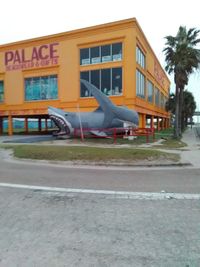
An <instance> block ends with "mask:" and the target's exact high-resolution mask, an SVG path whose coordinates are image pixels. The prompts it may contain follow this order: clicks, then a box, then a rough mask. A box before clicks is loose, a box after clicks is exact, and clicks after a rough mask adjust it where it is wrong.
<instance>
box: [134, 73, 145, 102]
mask: <svg viewBox="0 0 200 267" xmlns="http://www.w3.org/2000/svg"><path fill="white" fill-rule="evenodd" d="M136 95H137V96H139V97H141V98H145V76H144V75H143V74H142V73H141V72H140V71H139V70H136Z"/></svg>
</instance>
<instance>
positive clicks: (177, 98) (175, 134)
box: [174, 84, 180, 139]
mask: <svg viewBox="0 0 200 267" xmlns="http://www.w3.org/2000/svg"><path fill="white" fill-rule="evenodd" d="M179 101H180V97H179V88H178V85H177V84H176V109H175V121H174V138H176V139H178V138H179V137H180V133H179Z"/></svg>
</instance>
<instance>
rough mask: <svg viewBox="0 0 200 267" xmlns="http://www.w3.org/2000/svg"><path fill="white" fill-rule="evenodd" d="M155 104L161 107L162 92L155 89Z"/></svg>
mask: <svg viewBox="0 0 200 267" xmlns="http://www.w3.org/2000/svg"><path fill="white" fill-rule="evenodd" d="M155 104H156V106H158V107H159V106H160V91H159V89H158V88H155Z"/></svg>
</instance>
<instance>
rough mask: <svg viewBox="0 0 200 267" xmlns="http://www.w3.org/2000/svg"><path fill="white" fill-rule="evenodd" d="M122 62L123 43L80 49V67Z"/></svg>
mask: <svg viewBox="0 0 200 267" xmlns="http://www.w3.org/2000/svg"><path fill="white" fill-rule="evenodd" d="M121 60H122V43H114V44H109V45H102V46H95V47H90V48H83V49H80V65H90V64H99V63H105V62H111V61H121Z"/></svg>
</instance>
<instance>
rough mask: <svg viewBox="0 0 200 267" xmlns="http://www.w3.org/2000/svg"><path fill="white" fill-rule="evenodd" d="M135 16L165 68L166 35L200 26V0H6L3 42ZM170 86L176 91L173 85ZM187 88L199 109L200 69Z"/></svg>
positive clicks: (0, 34)
mask: <svg viewBox="0 0 200 267" xmlns="http://www.w3.org/2000/svg"><path fill="white" fill-rule="evenodd" d="M133 17H135V18H136V19H137V20H138V22H139V24H140V26H141V28H142V29H143V31H144V33H145V35H146V37H147V39H148V41H149V43H150V45H151V47H152V48H153V50H154V52H155V54H156V55H157V57H158V59H159V60H160V63H161V65H162V66H163V67H164V66H165V64H164V55H163V53H162V50H163V48H164V44H165V40H164V37H165V36H166V35H175V34H176V33H177V31H178V28H179V26H180V25H183V26H186V27H187V28H191V27H195V28H197V29H200V1H199V0H189V1H188V0H165V1H162V0H151V1H150V0H123V1H120V0H100V1H95V0H56V1H55V0H54V1H52V0H4V1H1V15H0V25H1V31H0V44H5V43H10V42H15V41H19V40H24V39H29V38H34V37H39V36H44V35H49V34H55V33H59V32H65V31H69V30H74V29H79V28H84V27H88V26H93V25H97V24H102V23H107V22H112V21H116V20H121V19H127V18H133ZM170 80H172V77H170ZM171 87H172V88H171V89H172V91H173V87H174V85H173V84H172V86H171ZM188 90H189V91H191V92H192V93H193V95H194V96H195V100H196V102H197V103H198V106H199V109H200V71H198V72H197V73H196V74H194V75H192V76H191V79H190V82H189V85H188Z"/></svg>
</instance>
